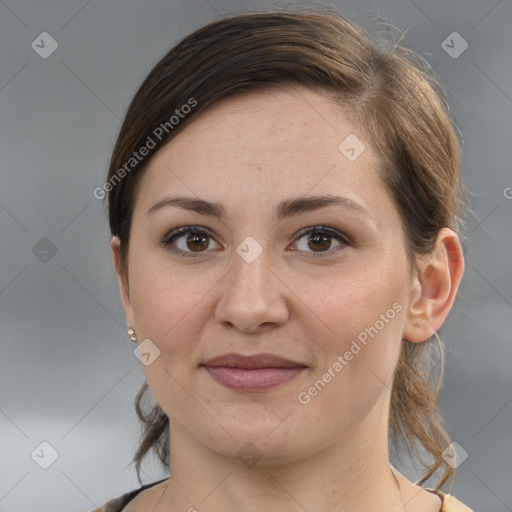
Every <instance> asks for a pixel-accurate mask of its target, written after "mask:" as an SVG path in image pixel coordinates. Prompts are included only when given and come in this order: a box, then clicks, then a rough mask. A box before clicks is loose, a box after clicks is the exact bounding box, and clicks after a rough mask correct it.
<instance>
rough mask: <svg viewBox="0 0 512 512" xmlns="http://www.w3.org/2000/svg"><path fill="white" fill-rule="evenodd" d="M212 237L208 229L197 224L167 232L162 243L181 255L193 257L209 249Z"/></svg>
mask: <svg viewBox="0 0 512 512" xmlns="http://www.w3.org/2000/svg"><path fill="white" fill-rule="evenodd" d="M210 239H211V240H213V238H211V235H210V233H209V232H208V231H205V230H204V229H200V228H198V227H196V226H185V227H181V228H177V229H174V230H173V231H171V232H170V233H169V234H167V235H166V237H165V238H164V239H163V240H162V245H163V247H164V248H166V249H168V250H169V251H171V252H173V253H175V254H178V255H179V256H185V257H187V256H192V257H193V256H195V254H201V253H203V252H205V250H206V249H208V247H209V246H210ZM176 242H177V243H176ZM215 243H217V242H215ZM217 245H218V244H217ZM176 246H177V248H176ZM219 247H220V246H219ZM189 250H190V251H189Z"/></svg>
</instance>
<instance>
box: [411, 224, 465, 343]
mask: <svg viewBox="0 0 512 512" xmlns="http://www.w3.org/2000/svg"><path fill="white" fill-rule="evenodd" d="M463 273H464V255H463V252H462V246H461V244H460V241H459V238H458V236H457V234H456V233H455V232H454V231H453V230H451V229H450V228H443V229H441V230H440V231H439V233H438V235H437V240H436V244H435V247H434V250H433V251H432V253H431V254H428V255H426V256H425V257H421V258H420V260H419V271H418V272H416V273H415V277H414V280H413V283H412V291H411V293H410V297H409V298H410V301H409V305H408V310H407V318H406V322H405V327H404V332H403V335H402V338H403V339H404V340H406V341H411V342H421V341H425V340H427V339H428V338H430V337H431V336H432V335H433V334H434V333H435V332H436V331H437V330H438V329H439V328H440V327H441V325H443V323H444V321H445V319H446V317H447V316H448V313H449V312H450V309H451V308H452V305H453V302H454V300H455V296H456V294H457V289H458V288H459V284H460V281H461V279H462V274H463Z"/></svg>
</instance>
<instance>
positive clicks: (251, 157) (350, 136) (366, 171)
mask: <svg viewBox="0 0 512 512" xmlns="http://www.w3.org/2000/svg"><path fill="white" fill-rule="evenodd" d="M344 141H348V142H346V143H345V142H344ZM340 143H342V146H341V147H340ZM351 146H352V147H353V148H352V147H351ZM347 149H348V150H349V152H348V153H347ZM351 149H354V151H352V152H351V151H350V150H351ZM361 151H362V152H361ZM360 152H361V153H360ZM359 153H360V155H359V156H357V155H358V154H359ZM354 154H355V155H356V156H357V158H355V159H354V158H353V156H354ZM375 162H376V159H375V155H374V153H373V151H372V148H371V141H369V140H368V139H367V137H366V135H365V134H364V133H362V131H361V130H358V129H357V128H356V127H355V126H354V125H353V124H352V123H351V122H350V121H349V119H348V117H347V116H344V115H343V112H342V111H341V110H340V108H339V107H338V106H337V105H336V104H335V103H334V101H333V99H331V98H330V97H329V96H328V95H327V94H326V93H321V92H320V91H312V90H309V89H306V88H296V87H294V88H291V89H289V90H271V91H256V92H250V93H243V94H237V95H236V96H233V97H229V98H226V99H223V100H221V101H219V102H217V103H215V104H214V105H212V106H211V107H209V108H208V109H207V110H206V111H205V112H204V113H202V114H201V116H200V117H199V118H197V119H196V120H194V121H193V122H192V123H191V124H190V125H188V126H187V127H186V128H185V129H184V130H183V131H182V132H180V133H179V134H178V135H177V136H176V137H175V138H173V139H172V140H171V141H170V142H169V143H167V144H166V145H165V146H164V147H163V148H161V149H160V150H159V151H158V152H157V153H156V154H155V155H154V156H153V158H152V160H151V162H150V164H149V165H148V168H147V169H146V171H145V174H144V176H143V178H142V180H141V182H140V184H139V189H140V190H139V194H138V199H137V202H139V201H141V202H142V203H146V204H147V203H148V202H151V201H153V202H155V201H157V200H158V199H160V198H162V197H164V196H165V195H166V194H170V193H175V192H177V191H179V192H181V193H187V194H188V195H190V194H191V193H192V194H193V195H197V196H199V197H201V198H205V199H211V200H215V201H220V202H229V201H231V202H233V200H234V199H239V200H240V201H241V203H240V204H241V205H248V204H249V203H248V201H259V202H260V203H259V204H261V203H262V202H263V204H268V202H269V201H272V202H273V203H277V202H278V201H279V200H280V198H283V197H290V196H296V195H298V194H307V193H331V194H332V193H334V192H340V193H343V195H345V196H346V195H348V196H350V197H351V198H352V199H354V200H356V201H359V202H362V203H364V202H365V201H364V197H365V195H368V194H372V193H375V189H376V187H380V188H382V189H383V188H384V187H383V184H382V183H381V181H380V178H379V177H378V175H377V173H376V171H375V167H376V166H375Z"/></svg>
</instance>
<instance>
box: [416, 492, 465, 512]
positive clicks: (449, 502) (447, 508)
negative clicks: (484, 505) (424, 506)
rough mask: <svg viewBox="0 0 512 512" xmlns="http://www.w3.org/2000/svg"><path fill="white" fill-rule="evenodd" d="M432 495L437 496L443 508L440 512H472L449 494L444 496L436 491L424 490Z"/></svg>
mask: <svg viewBox="0 0 512 512" xmlns="http://www.w3.org/2000/svg"><path fill="white" fill-rule="evenodd" d="M426 490H428V491H430V492H432V493H434V494H437V495H438V496H439V497H440V498H441V500H442V502H443V506H442V508H441V511H440V512H473V510H471V509H470V508H469V507H468V506H466V505H464V503H462V501H459V500H458V499H457V498H456V497H455V496H452V495H451V494H445V493H444V492H442V491H438V490H437V489H426Z"/></svg>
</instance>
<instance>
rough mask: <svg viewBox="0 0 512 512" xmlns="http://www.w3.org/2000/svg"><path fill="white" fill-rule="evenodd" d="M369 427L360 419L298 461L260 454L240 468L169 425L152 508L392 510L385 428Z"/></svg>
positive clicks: (394, 492) (398, 502)
mask: <svg viewBox="0 0 512 512" xmlns="http://www.w3.org/2000/svg"><path fill="white" fill-rule="evenodd" d="M369 420H370V418H369ZM381 424H382V423H381ZM374 426H375V422H374V421H368V424H367V426H366V428H365V426H364V425H363V426H361V425H359V426H358V428H357V432H354V434H353V435H351V436H349V439H344V440H343V442H342V441H341V440H333V441H332V443H331V444H329V445H328V446H325V447H324V448H323V449H322V450H320V451H318V452H316V453H314V454H312V455H311V456H309V457H307V458H302V459H301V460H297V461H293V462H289V463H287V464H275V463H274V464H271V463H269V462H265V460H264V459H263V458H262V459H261V460H260V461H259V462H258V463H257V464H255V465H254V466H252V467H247V466H244V464H242V463H241V462H240V461H239V460H233V458H228V457H223V456H221V455H219V454H217V453H214V452H212V451H211V450H209V449H207V448H205V447H204V446H203V445H199V444H198V443H197V442H196V441H195V440H194V439H193V438H192V436H191V435H190V434H189V433H188V432H186V431H184V430H183V429H181V428H180V426H179V425H175V424H171V432H172V435H171V454H172V456H171V471H170V472H171V477H170V479H169V483H168V485H167V488H166V489H165V491H164V492H163V494H162V496H161V498H160V500H159V502H158V507H157V508H155V509H154V510H155V512H160V511H164V510H166V511H169V510H190V511H191V512H193V511H194V509H195V510H197V511H199V512H210V511H212V512H213V511H219V510H223V511H238V510H244V511H247V512H261V511H269V510H272V511H273V512H274V511H276V512H280V511H281V510H282V511H290V510H297V511H300V510H323V511H325V512H328V511H333V512H334V511H337V512H339V511H340V510H350V511H351V512H358V511H361V512H363V511H367V510H379V511H380V512H387V511H392V510H393V511H395V512H396V510H401V509H403V497H402V495H401V491H400V489H399V486H398V483H397V480H396V478H395V476H394V474H393V471H392V469H391V466H390V464H389V458H388V444H387V443H388V440H387V428H382V429H381V431H375V429H374V428H370V427H374ZM403 510H405V509H403Z"/></svg>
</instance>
